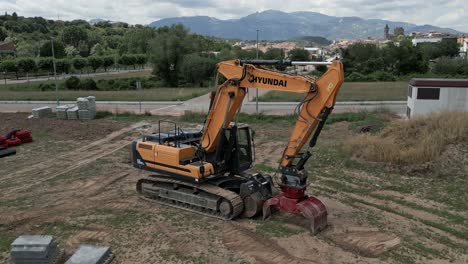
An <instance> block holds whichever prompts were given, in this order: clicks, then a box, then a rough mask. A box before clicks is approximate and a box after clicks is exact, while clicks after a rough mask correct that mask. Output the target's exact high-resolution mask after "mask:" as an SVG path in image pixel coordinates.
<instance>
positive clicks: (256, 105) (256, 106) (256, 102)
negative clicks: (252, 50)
mask: <svg viewBox="0 0 468 264" xmlns="http://www.w3.org/2000/svg"><path fill="white" fill-rule="evenodd" d="M258 31H259V29H258V28H257V60H258ZM255 94H256V95H255V110H256V111H257V115H258V88H257V89H255Z"/></svg>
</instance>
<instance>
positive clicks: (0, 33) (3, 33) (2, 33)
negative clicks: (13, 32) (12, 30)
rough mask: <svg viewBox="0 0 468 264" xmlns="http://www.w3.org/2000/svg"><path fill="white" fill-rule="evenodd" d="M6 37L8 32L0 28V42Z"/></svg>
mask: <svg viewBox="0 0 468 264" xmlns="http://www.w3.org/2000/svg"><path fill="white" fill-rule="evenodd" d="M7 37H8V32H7V31H6V29H5V28H4V27H0V41H4V40H5V39H6V38H7Z"/></svg>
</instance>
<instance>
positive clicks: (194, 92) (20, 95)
mask: <svg viewBox="0 0 468 264" xmlns="http://www.w3.org/2000/svg"><path fill="white" fill-rule="evenodd" d="M52 87H53V86H52ZM208 92H209V91H208V89H206V88H156V89H145V90H142V91H137V90H125V91H119V92H115V91H92V95H94V96H96V98H98V100H100V101H140V100H141V101H184V100H188V99H191V98H194V97H198V96H201V95H203V94H206V93H208ZM88 95H90V92H89V91H85V90H81V91H70V90H64V91H62V90H60V91H59V96H60V99H61V100H64V101H75V100H76V98H78V97H81V96H88ZM0 97H1V98H2V100H10V101H16V100H20V101H22V100H24V101H50V100H55V98H56V97H55V92H54V91H50V90H49V91H44V92H41V91H28V92H17V91H2V90H0Z"/></svg>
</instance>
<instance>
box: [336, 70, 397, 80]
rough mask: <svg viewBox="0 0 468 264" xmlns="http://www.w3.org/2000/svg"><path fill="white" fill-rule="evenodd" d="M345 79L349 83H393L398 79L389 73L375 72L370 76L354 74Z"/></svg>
mask: <svg viewBox="0 0 468 264" xmlns="http://www.w3.org/2000/svg"><path fill="white" fill-rule="evenodd" d="M345 79H346V81H349V82H377V81H380V82H393V81H395V80H396V77H395V76H394V75H393V74H391V73H388V72H384V71H375V72H372V73H370V74H362V73H359V72H353V73H351V74H350V75H348V76H346V78H345Z"/></svg>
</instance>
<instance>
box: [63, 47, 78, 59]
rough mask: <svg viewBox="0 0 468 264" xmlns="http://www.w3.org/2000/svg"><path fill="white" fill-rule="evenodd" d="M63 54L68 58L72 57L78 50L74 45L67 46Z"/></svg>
mask: <svg viewBox="0 0 468 264" xmlns="http://www.w3.org/2000/svg"><path fill="white" fill-rule="evenodd" d="M65 54H67V57H68V58H74V57H76V56H78V55H79V54H80V53H79V52H78V50H77V49H76V48H75V47H73V46H67V47H66V48H65Z"/></svg>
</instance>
